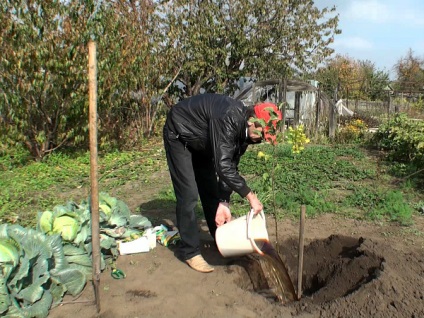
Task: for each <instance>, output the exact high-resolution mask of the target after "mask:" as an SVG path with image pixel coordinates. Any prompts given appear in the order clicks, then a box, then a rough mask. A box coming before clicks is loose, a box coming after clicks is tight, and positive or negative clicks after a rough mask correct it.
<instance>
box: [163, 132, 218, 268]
mask: <svg viewBox="0 0 424 318" xmlns="http://www.w3.org/2000/svg"><path fill="white" fill-rule="evenodd" d="M163 140H164V145H165V150H166V159H167V162H168V167H169V172H170V174H171V180H172V185H173V187H174V192H175V196H176V199H177V207H176V216H177V227H178V230H179V233H180V237H181V244H180V253H181V255H180V257H181V258H182V259H183V260H187V259H189V258H192V257H193V256H196V255H198V254H200V237H199V229H198V224H197V218H196V214H195V208H196V205H197V202H198V197H199V196H200V201H201V203H202V207H203V213H204V216H205V219H206V222H207V224H208V227H209V232H210V234H211V235H212V237H213V238H215V231H216V224H215V215H216V209H217V208H218V204H219V196H218V181H217V177H216V173H215V168H214V164H213V159H212V158H211V157H207V156H204V155H202V154H200V153H198V152H195V151H192V150H190V149H189V148H187V147H186V146H185V144H184V143H183V142H181V141H180V140H178V139H177V136H176V135H175V133H174V132H173V131H171V130H170V129H169V127H168V126H167V125H166V124H165V126H164V129H163Z"/></svg>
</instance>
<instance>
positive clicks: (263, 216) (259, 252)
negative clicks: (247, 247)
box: [247, 209, 265, 255]
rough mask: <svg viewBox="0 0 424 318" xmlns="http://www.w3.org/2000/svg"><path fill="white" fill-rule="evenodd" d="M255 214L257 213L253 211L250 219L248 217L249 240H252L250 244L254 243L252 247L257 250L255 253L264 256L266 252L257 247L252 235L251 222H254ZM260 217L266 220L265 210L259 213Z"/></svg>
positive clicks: (250, 213)
mask: <svg viewBox="0 0 424 318" xmlns="http://www.w3.org/2000/svg"><path fill="white" fill-rule="evenodd" d="M254 212H255V211H254V210H253V209H251V210H250V212H249V214H248V217H247V238H248V239H249V240H250V243H252V246H253V248H254V249H255V251H256V252H257V253H258V254H259V255H264V252H262V251H261V249H260V248H259V247H258V245H256V242H255V239H254V238H253V237H252V235H251V233H250V232H251V227H250V222H252V220H253V216H254V215H255V213H254ZM259 215H260V216H261V217H262V218H263V219H264V220H265V214H264V211H263V210H262V211H261V212H259Z"/></svg>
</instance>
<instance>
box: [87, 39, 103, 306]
mask: <svg viewBox="0 0 424 318" xmlns="http://www.w3.org/2000/svg"><path fill="white" fill-rule="evenodd" d="M88 90H89V129H90V181H91V204H90V212H91V244H92V263H93V285H94V297H95V302H96V307H97V313H99V312H100V295H99V291H100V288H99V285H100V228H99V187H98V175H97V58H96V43H95V42H93V41H90V42H89V43H88Z"/></svg>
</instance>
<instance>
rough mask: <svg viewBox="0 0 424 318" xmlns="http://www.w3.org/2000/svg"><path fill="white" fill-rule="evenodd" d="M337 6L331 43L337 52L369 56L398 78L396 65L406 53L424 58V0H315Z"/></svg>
mask: <svg viewBox="0 0 424 318" xmlns="http://www.w3.org/2000/svg"><path fill="white" fill-rule="evenodd" d="M314 3H315V5H316V6H317V7H318V8H320V9H322V8H324V7H330V8H331V7H333V6H336V11H337V13H338V14H339V29H341V30H342V34H339V35H336V37H335V39H334V43H333V45H332V46H331V47H332V48H333V49H334V50H335V54H341V55H343V56H346V55H347V56H349V57H350V58H353V59H356V60H369V61H371V62H372V63H374V65H375V66H376V68H377V69H378V70H381V71H386V72H388V73H389V74H390V78H391V79H394V78H395V75H396V74H395V72H394V71H393V67H394V65H395V64H396V63H397V62H398V61H399V60H400V59H401V58H403V57H406V56H407V53H408V51H409V49H411V50H412V51H413V53H414V56H415V57H418V58H424V0H315V1H314Z"/></svg>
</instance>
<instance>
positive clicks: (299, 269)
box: [297, 205, 306, 300]
mask: <svg viewBox="0 0 424 318" xmlns="http://www.w3.org/2000/svg"><path fill="white" fill-rule="evenodd" d="M305 215H306V206H304V205H302V206H301V207H300V225H299V257H298V261H299V262H298V266H297V300H300V298H301V297H302V275H303V247H304V244H305V242H304V241H305V235H304V234H305Z"/></svg>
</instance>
